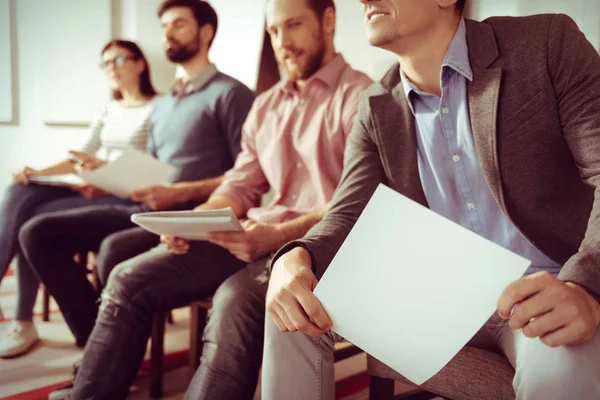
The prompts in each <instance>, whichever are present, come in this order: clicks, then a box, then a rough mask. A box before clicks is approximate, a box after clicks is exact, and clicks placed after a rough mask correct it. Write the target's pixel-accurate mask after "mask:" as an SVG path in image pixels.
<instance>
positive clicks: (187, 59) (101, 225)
mask: <svg viewBox="0 0 600 400" xmlns="http://www.w3.org/2000/svg"><path fill="white" fill-rule="evenodd" d="M159 16H160V19H161V23H162V28H163V34H164V41H165V50H166V54H167V57H168V58H169V59H170V60H171V61H173V62H174V63H177V64H178V65H179V66H180V68H181V70H182V72H183V76H182V78H181V79H179V80H178V82H176V84H175V85H174V87H173V89H172V90H171V91H170V92H169V93H168V94H167V95H165V96H164V97H163V98H162V99H160V100H159V101H158V102H157V104H156V106H155V109H154V111H153V113H152V115H151V117H150V120H149V124H150V126H149V129H148V130H149V140H148V141H149V144H148V152H149V153H150V154H152V155H153V156H154V157H156V158H158V159H160V160H161V161H164V162H166V163H169V164H171V165H173V166H175V167H176V173H175V174H174V175H173V176H172V178H171V180H170V182H172V183H169V184H166V185H160V186H154V187H149V188H146V189H143V190H138V191H136V192H134V193H132V195H131V199H132V202H131V204H130V205H121V206H95V207H87V208H82V209H78V210H70V211H67V212H59V213H51V214H44V215H43V216H41V217H40V218H36V219H33V220H31V221H30V222H29V223H28V224H27V225H26V226H24V227H23V229H22V230H21V237H20V240H21V243H22V246H23V250H24V255H25V257H27V259H28V260H29V261H30V262H31V265H32V266H33V268H34V269H35V271H36V273H37V275H38V276H39V277H40V279H41V281H42V283H43V284H44V285H45V286H46V288H47V289H48V291H49V292H50V294H51V295H53V296H54V298H55V299H56V301H57V303H58V305H59V306H60V308H61V311H62V313H63V315H64V317H65V321H66V322H67V324H68V325H69V328H70V329H71V331H72V332H73V334H74V336H75V338H76V341H77V344H78V345H79V346H84V345H85V344H86V342H88V338H89V336H90V334H91V332H92V329H93V328H94V324H95V320H96V316H97V314H98V294H97V292H96V291H95V290H94V288H93V287H92V286H91V285H90V283H89V281H88V280H87V277H86V271H85V269H84V268H83V267H81V266H80V265H77V264H75V263H74V262H73V255H74V254H75V253H84V254H85V253H87V252H88V251H99V252H98V257H97V267H98V271H99V275H100V280H101V283H102V284H103V286H104V285H105V284H106V283H107V280H108V276H109V273H110V271H111V270H112V269H113V267H114V266H115V265H117V264H118V263H119V262H121V261H124V260H127V259H129V258H131V257H133V256H136V255H138V254H140V253H143V252H145V251H147V250H149V249H151V248H152V247H154V246H156V245H158V244H159V237H158V236H156V235H154V234H151V233H149V232H146V231H145V230H143V229H141V228H136V227H135V225H134V224H133V223H132V222H131V220H130V218H131V215H132V214H134V213H138V212H144V211H151V210H167V209H190V208H192V207H195V206H196V205H198V204H200V203H203V202H205V201H206V200H207V199H208V198H209V196H210V195H211V193H212V192H213V191H214V189H215V188H216V187H217V186H218V185H219V184H220V183H221V181H222V179H223V174H224V173H225V171H227V170H229V169H231V167H232V166H233V164H234V161H235V159H236V157H237V155H238V153H239V152H240V150H241V140H240V137H241V129H242V125H243V122H244V121H245V119H246V116H247V115H248V112H249V110H250V108H251V106H252V103H253V101H254V99H255V95H254V93H253V92H252V91H251V90H250V89H248V88H247V87H246V86H244V85H243V84H242V83H240V82H238V81H237V80H235V79H233V78H231V77H229V76H227V75H225V74H222V73H220V72H219V71H217V69H216V67H215V66H214V65H213V64H211V63H210V61H209V58H208V51H209V48H210V46H211V43H212V41H213V38H214V36H215V33H216V31H217V24H218V22H217V21H218V20H217V15H216V13H215V11H214V9H213V8H212V7H211V6H210V5H209V4H208V3H206V2H204V1H200V0H168V1H165V2H164V3H163V4H162V5H161V7H160V10H159ZM164 253H166V254H167V255H170V254H169V253H168V252H167V251H165V252H164ZM180 259H181V260H184V258H183V257H182V258H180ZM187 262H188V263H189V264H192V265H193V264H194V260H193V257H189V259H188V261H187ZM180 264H181V263H180ZM179 267H181V269H180V270H179V272H180V273H182V274H183V272H184V271H185V269H184V268H183V266H182V265H179ZM161 272H163V271H161ZM170 273H171V274H173V273H172V272H170ZM215 273H216V276H214V277H212V278H211V277H209V276H208V275H205V276H203V277H202V279H204V280H206V281H207V282H208V280H209V279H215V285H217V284H218V283H220V282H221V281H222V280H223V279H224V278H225V277H227V276H228V273H227V271H226V270H225V267H224V269H223V271H221V272H220V273H218V271H216V272H215ZM173 275H175V274H173ZM189 278H190V280H192V281H194V280H197V278H194V275H193V274H190V275H189ZM157 279H158V281H160V280H161V279H162V277H160V275H157ZM149 289H150V287H149ZM172 289H173V290H175V289H177V287H173V288H172ZM161 291H163V289H160V290H159V292H161ZM165 292H166V291H165ZM107 293H108V294H110V293H111V291H110V290H109V291H108V292H107ZM139 294H141V293H138V295H139ZM115 303H119V305H122V303H121V301H120V299H118V298H116V299H115V298H112V299H108V300H106V301H105V303H104V307H103V309H104V314H106V313H107V312H109V313H110V312H112V311H111V309H112V308H111V307H115ZM104 314H103V315H104ZM121 315H122V316H125V315H127V314H126V312H125V311H122V312H121ZM136 321H138V324H141V325H140V328H139V329H141V330H142V331H145V329H146V326H148V327H149V323H148V325H146V322H147V321H144V320H140V319H136ZM104 323H105V320H104V319H103V318H102V317H101V318H100V319H99V322H98V326H97V328H96V329H95V330H94V336H93V337H92V339H91V340H90V342H91V343H90V344H89V346H88V347H87V349H86V352H85V355H84V359H83V363H82V365H81V374H78V376H80V377H81V379H78V389H80V391H78V392H77V394H76V395H75V396H76V397H77V398H79V397H85V398H87V395H84V394H83V393H88V390H89V393H95V395H96V396H99V397H102V398H107V397H103V395H102V393H103V390H104V389H108V388H116V387H117V385H116V382H117V381H118V380H121V379H124V380H125V381H129V379H130V378H131V379H133V376H134V375H135V370H136V368H137V365H139V361H138V359H141V357H142V356H143V348H145V340H143V339H139V340H141V341H143V345H142V346H141V348H140V349H141V351H136V349H137V348H128V347H127V346H125V347H120V346H121V343H120V342H119V341H118V337H117V336H119V335H122V336H128V334H127V332H128V331H129V328H130V327H131V328H132V329H131V331H132V332H133V331H135V332H136V333H138V332H139V331H138V330H137V329H134V328H133V325H134V324H133V322H126V323H125V325H123V326H122V327H121V326H120V327H119V335H117V336H114V335H112V334H111V333H110V332H106V330H104V329H103V328H104ZM136 327H137V325H136ZM148 329H149V328H148ZM135 337H136V339H137V338H138V336H135ZM115 339H117V342H115V345H116V346H118V349H127V350H124V351H122V350H117V351H114V352H107V353H104V354H102V356H105V355H106V356H108V357H109V358H112V360H114V361H115V364H114V365H116V366H118V367H119V368H117V369H116V370H115V371H116V372H117V373H116V375H115V382H111V381H105V380H104V379H103V378H102V374H101V373H97V370H96V366H97V364H96V362H97V361H99V360H100V359H102V360H103V358H99V357H98V354H99V353H102V348H101V347H102V345H101V343H105V342H110V341H111V340H115ZM98 346H100V348H99V347H98ZM120 357H124V359H121V358H120ZM131 365H133V368H131V367H130V366H131ZM107 366H108V364H105V365H103V366H102V367H101V369H102V370H103V371H107V370H105V369H104V368H105V367H107ZM120 367H123V370H122V371H130V370H132V371H133V372H132V374H133V375H131V374H129V375H127V374H124V373H121V369H120ZM127 373H129V372H127ZM130 375H131V376H130ZM113 393H115V392H113ZM122 393H126V391H124V392H119V395H115V396H114V397H113V396H108V398H111V399H113V398H118V397H119V396H124V394H122ZM55 396H56V398H60V397H58V396H59V395H58V394H56V395H55Z"/></svg>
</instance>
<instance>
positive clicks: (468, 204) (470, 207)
mask: <svg viewBox="0 0 600 400" xmlns="http://www.w3.org/2000/svg"><path fill="white" fill-rule="evenodd" d="M467 208H468V209H469V210H472V209H474V208H475V204H473V203H467Z"/></svg>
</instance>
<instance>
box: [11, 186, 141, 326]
mask: <svg viewBox="0 0 600 400" xmlns="http://www.w3.org/2000/svg"><path fill="white" fill-rule="evenodd" d="M124 203H129V204H131V202H130V201H129V200H124V199H119V198H116V197H113V196H106V197H101V198H98V199H94V200H88V199H86V198H85V197H82V196H80V195H79V193H77V192H74V191H72V190H70V189H67V188H59V187H51V186H41V185H35V184H30V185H21V184H12V185H10V186H9V187H7V188H6V190H5V191H4V193H3V196H2V200H1V201H0V281H1V280H2V277H4V275H5V274H6V271H7V270H8V267H9V266H10V263H11V261H12V260H13V258H15V256H16V261H17V263H16V266H17V268H16V272H17V281H18V301H17V309H16V314H15V318H16V319H18V320H24V321H28V320H31V319H32V317H33V307H34V305H35V299H36V296H37V291H38V286H39V281H38V278H37V277H36V275H35V274H34V273H33V271H32V269H31V266H30V265H29V264H28V263H27V260H26V259H25V258H24V257H23V253H22V250H21V248H20V246H19V231H20V229H21V227H22V226H23V225H24V224H25V223H26V222H27V221H28V220H30V219H31V218H32V217H34V216H36V215H40V214H43V213H48V212H53V211H61V210H69V209H73V208H78V207H85V206H91V205H97V204H124Z"/></svg>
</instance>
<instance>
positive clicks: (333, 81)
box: [280, 53, 348, 93]
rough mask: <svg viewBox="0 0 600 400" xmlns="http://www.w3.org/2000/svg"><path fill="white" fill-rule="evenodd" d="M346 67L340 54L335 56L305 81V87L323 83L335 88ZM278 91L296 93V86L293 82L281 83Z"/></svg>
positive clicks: (346, 64)
mask: <svg viewBox="0 0 600 400" xmlns="http://www.w3.org/2000/svg"><path fill="white" fill-rule="evenodd" d="M347 66H348V63H347V62H346V60H345V59H344V56H342V55H341V54H339V53H338V54H336V55H335V56H334V57H333V59H332V60H331V61H329V62H328V63H327V64H326V65H325V66H323V67H321V68H320V69H319V70H318V71H317V72H315V73H314V74H313V75H312V76H311V77H310V78H308V79H307V80H306V86H309V85H310V84H311V83H312V82H315V81H321V82H323V83H325V84H326V85H327V86H328V87H329V88H330V89H334V88H336V87H337V85H338V83H339V81H340V78H341V76H342V72H343V71H344V69H345V68H346V67H347ZM280 89H281V90H282V91H284V92H287V93H294V92H296V91H297V90H296V85H295V84H294V82H293V81H289V80H288V81H285V82H282V84H281V87H280Z"/></svg>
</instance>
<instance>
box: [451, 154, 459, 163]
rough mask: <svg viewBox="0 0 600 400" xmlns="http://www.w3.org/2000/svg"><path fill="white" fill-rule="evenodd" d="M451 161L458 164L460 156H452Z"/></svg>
mask: <svg viewBox="0 0 600 400" xmlns="http://www.w3.org/2000/svg"><path fill="white" fill-rule="evenodd" d="M452 161H454V162H459V161H460V156H459V155H458V154H455V155H453V156H452Z"/></svg>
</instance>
